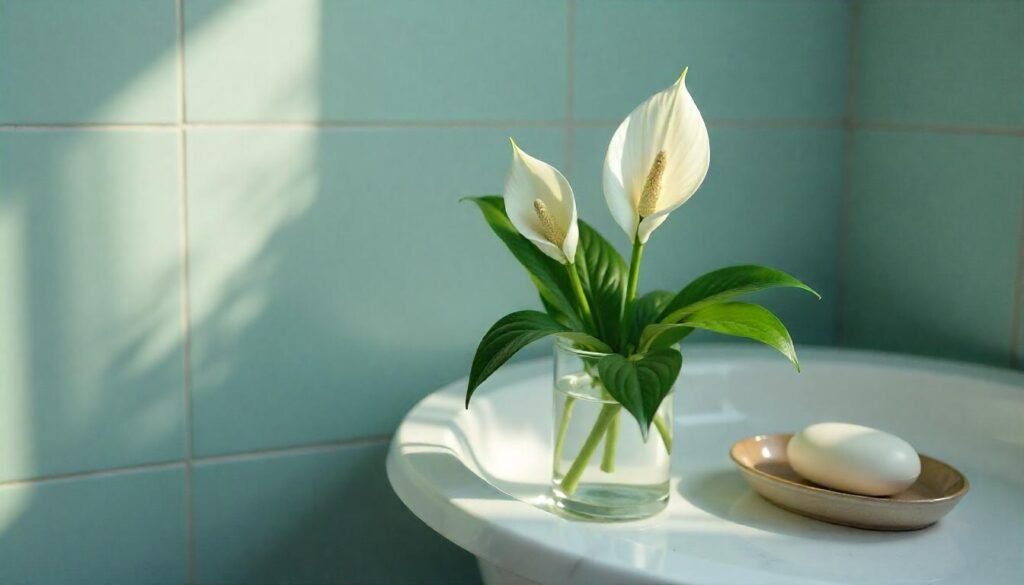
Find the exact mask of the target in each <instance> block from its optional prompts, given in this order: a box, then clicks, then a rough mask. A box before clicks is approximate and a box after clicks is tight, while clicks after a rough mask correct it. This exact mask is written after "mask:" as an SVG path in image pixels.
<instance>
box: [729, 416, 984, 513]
mask: <svg viewBox="0 0 1024 585" xmlns="http://www.w3.org/2000/svg"><path fill="white" fill-rule="evenodd" d="M772 437H778V438H781V439H785V440H786V441H788V440H789V439H791V438H793V433H765V434H761V435H753V436H751V437H746V438H744V439H740V440H739V441H736V442H735V443H733V445H732V447H731V448H730V449H729V458H730V459H732V460H733V463H735V464H736V465H737V466H739V467H741V468H742V469H744V470H745V471H747V472H750V473H753V474H755V475H758V476H760V477H762V478H764V479H766V480H768V481H773V482H777V483H784V484H786V485H789V486H792V487H794V488H796V489H799V490H805V491H807V492H810V493H819V494H829V495H832V496H841V497H843V498H849V499H852V500H860V501H863V502H873V503H879V502H885V503H887V504H894V503H895V504H898V505H901V506H906V505H923V504H937V503H939V502H947V501H950V500H958V499H960V498H962V497H963V496H964V495H965V494H967V492H968V491H969V490H970V488H971V483H970V481H968V480H967V476H965V475H964V474H963V473H961V472H960V470H959V469H957V468H955V467H953V466H952V465H950V464H948V463H946V462H945V461H942V460H940V459H936V458H934V457H929V456H928V455H925V454H924V453H918V456H919V457H920V458H921V459H923V460H927V461H930V462H932V463H934V464H937V465H940V466H942V467H946V468H948V469H949V470H950V471H952V472H953V473H955V474H956V475H957V476H958V477H959V479H960V481H961V482H963V483H962V485H961V487H960V489H958V490H957V491H955V492H953V493H951V494H947V495H944V496H941V497H938V498H919V499H914V500H894V499H892V498H889V497H887V496H864V495H861V494H851V493H849V492H842V491H839V490H833V489H829V488H827V487H824V486H819V485H807V484H803V483H797V482H795V481H790V480H788V479H786V478H784V477H779V476H777V475H772V474H770V473H767V472H764V471H761V470H760V469H758V468H756V467H753V466H751V465H747V464H746V463H744V462H743V461H741V460H740V459H739V457H738V456H737V450H738V449H740V448H742V447H743V446H744V445H745V444H747V443H748V442H750V441H756V442H763V441H764V440H766V439H769V438H772Z"/></svg>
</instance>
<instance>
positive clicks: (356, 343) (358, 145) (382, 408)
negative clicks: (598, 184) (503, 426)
mask: <svg viewBox="0 0 1024 585" xmlns="http://www.w3.org/2000/svg"><path fill="white" fill-rule="evenodd" d="M510 135H515V136H516V137H517V141H518V142H519V144H520V145H521V146H522V147H523V148H527V149H530V151H531V152H534V153H536V155H537V156H541V157H544V158H546V159H548V160H551V161H552V162H553V163H555V164H560V162H561V161H560V159H561V154H562V152H563V150H564V149H563V134H562V132H561V130H558V129H522V128H487V129H477V128H438V129H383V130H381V129H375V130H320V131H313V130H300V131H293V130H269V131H262V132H261V131H252V130H240V131H222V130H211V131H199V132H190V134H189V169H190V190H189V212H190V217H191V221H190V225H189V230H190V243H191V248H192V256H191V262H192V284H193V297H192V336H193V339H194V350H193V353H192V365H193V388H194V396H195V402H194V417H195V449H196V452H197V453H198V454H202V455H209V454H219V453H227V452H238V451H247V450H251V449H260V448H269V447H282V446H291V445H300V444H305V443H311V442H319V441H325V440H337V439H345V438H354V437H361V436H367V435H379V434H384V433H389V432H390V431H391V430H392V429H394V428H395V426H396V425H397V424H398V421H399V420H400V418H401V416H402V415H403V414H404V413H405V412H406V411H407V410H408V409H409V408H410V407H411V406H412V405H413V404H414V403H415V402H416V401H418V400H419V399H420V398H421V397H422V396H423V394H424V392H425V391H427V390H429V389H431V388H436V387H439V386H440V385H443V384H444V383H445V382H446V381H450V380H452V379H455V378H458V377H461V376H463V375H465V374H466V368H467V365H468V363H469V361H470V359H471V357H472V351H473V350H474V349H475V347H476V342H477V341H478V340H479V337H480V336H481V335H482V334H483V332H484V331H486V330H487V328H488V327H489V326H490V324H491V323H492V322H493V321H494V320H496V319H497V318H498V317H500V316H501V315H502V314H504V313H505V312H509V311H511V310H514V309H516V308H525V307H530V306H536V305H537V304H538V301H537V300H536V298H535V293H534V292H533V289H532V287H531V285H530V283H529V280H528V278H527V277H526V276H525V273H522V271H521V270H520V269H519V268H518V266H517V265H516V263H515V261H514V260H513V259H512V257H511V256H509V255H508V254H507V252H506V251H505V250H504V248H503V247H502V246H501V244H500V242H498V241H497V240H495V238H494V237H493V236H492V235H491V233H490V232H489V228H487V227H486V224H485V223H484V222H483V219H482V218H481V217H480V214H479V212H478V211H477V210H476V209H475V207H474V206H472V204H470V203H461V204H460V203H459V201H458V200H459V198H460V197H461V196H464V195H469V194H484V193H495V192H500V191H501V187H502V182H503V181H504V174H505V169H506V167H507V164H508V160H509V157H510V152H511V150H510V147H509V143H508V136H510ZM443 307H459V311H458V316H457V317H456V316H455V315H453V314H452V313H450V312H448V311H446V310H444V309H443ZM396 364H401V367H400V368H397V367H395V366H396Z"/></svg>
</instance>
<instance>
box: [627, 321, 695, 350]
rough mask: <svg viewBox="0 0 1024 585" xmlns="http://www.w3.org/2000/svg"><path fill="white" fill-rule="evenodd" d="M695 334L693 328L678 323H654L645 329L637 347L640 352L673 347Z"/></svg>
mask: <svg viewBox="0 0 1024 585" xmlns="http://www.w3.org/2000/svg"><path fill="white" fill-rule="evenodd" d="M691 333H693V327H687V326H686V325H679V324H677V323H652V324H650V325H648V326H647V327H645V328H644V331H643V333H642V334H641V335H640V341H639V342H638V344H637V347H638V348H639V350H640V351H648V350H651V349H661V348H665V347H672V346H673V345H675V344H677V343H679V342H680V341H682V340H683V339H685V338H686V336H687V335H689V334H691Z"/></svg>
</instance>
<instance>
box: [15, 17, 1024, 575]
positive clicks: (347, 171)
mask: <svg viewBox="0 0 1024 585" xmlns="http://www.w3.org/2000/svg"><path fill="white" fill-rule="evenodd" d="M1020 6H1021V5H1020V3H1017V2H1002V3H998V2H978V3H969V2H967V0H962V1H945V2H940V1H936V2H928V3H925V2H905V1H891V2H873V1H858V2H843V1H839V0H779V1H777V2H751V1H742V0H717V1H710V0H708V1H698V0H683V1H677V2H670V1H667V0H666V1H661V0H634V1H629V2H627V1H614V2H612V1H598V0H587V1H582V0H560V1H556V0H534V1H531V2H473V1H472V0H439V1H437V2H430V3H422V2H415V1H413V0H386V1H381V2H369V1H363V2H357V1H354V0H247V1H244V2H242V1H227V0H95V1H92V2H88V3H84V2H75V1H73V0H45V1H44V0H40V1H29V0H0V582H3V583H17V582H19V581H22V582H24V581H25V580H27V579H28V578H29V577H31V578H32V579H42V580H45V581H46V582H53V583H60V582H90V583H107V584H110V585H121V584H129V583H131V584H134V583H237V582H252V581H255V582H266V583H286V582H318V583H331V584H343V583H420V582H445V583H472V582H476V581H477V580H478V576H477V574H476V572H475V567H474V565H473V560H472V559H471V558H470V557H469V556H468V555H466V554H464V553H461V552H460V551H458V550H456V549H455V548H453V547H452V546H450V545H448V544H447V543H446V542H445V541H444V540H443V539H441V538H440V537H439V536H437V535H435V534H434V533H432V532H431V531H430V530H428V529H427V528H425V527H424V526H423V525H421V524H420V523H419V522H418V521H416V520H415V519H414V518H412V517H411V516H410V515H409V514H408V513H407V512H406V511H405V510H404V509H403V508H402V507H401V505H400V504H399V503H398V502H397V500H396V499H395V498H394V496H393V495H392V494H391V492H390V490H389V487H388V485H387V482H386V479H385V478H384V472H383V465H384V462H383V458H384V453H385V449H386V444H387V436H388V434H389V433H390V432H391V431H392V430H393V429H394V427H395V425H396V424H397V422H398V421H399V420H400V418H401V416H402V415H403V414H404V412H405V411H406V410H407V409H408V408H409V407H410V406H411V405H412V404H413V403H414V402H415V401H416V400H418V399H419V398H420V397H422V396H423V395H424V394H425V393H426V392H429V391H430V390H431V389H432V388H435V387H438V386H440V385H441V384H443V383H445V382H448V381H450V380H452V379H454V378H457V377H459V376H461V375H463V374H464V373H465V370H466V368H467V365H468V362H469V359H470V356H471V353H472V351H473V349H474V347H475V344H476V341H477V339H478V337H479V335H480V334H481V333H482V332H483V331H484V330H486V328H487V327H488V326H489V324H490V323H491V322H492V321H493V320H494V319H495V318H497V317H498V316H500V315H501V314H502V313H504V312H507V311H511V310H514V309H519V308H526V307H535V306H536V298H535V294H534V292H533V291H532V290H531V287H530V285H529V283H528V282H527V281H526V279H525V278H524V276H523V275H522V274H521V273H520V271H519V269H518V268H517V267H516V266H515V263H514V261H512V260H511V259H510V258H509V257H508V255H507V253H506V252H505V250H504V249H503V248H502V247H501V245H500V244H499V243H498V242H496V241H495V240H494V238H493V237H492V236H491V235H490V233H489V231H488V229H487V228H486V226H485V225H484V223H483V222H482V220H481V219H480V217H479V214H478V212H477V211H476V210H475V209H474V208H473V207H472V206H471V205H469V204H465V203H464V204H459V203H457V199H458V198H459V197H460V196H463V195H469V194H482V193H496V192H498V191H500V189H501V186H502V183H503V180H504V174H505V169H506V167H507V164H508V160H509V150H508V149H509V147H508V144H507V141H506V138H507V136H508V135H510V134H511V135H514V136H515V137H516V138H517V141H518V142H519V143H520V144H521V145H522V146H523V148H525V149H526V150H527V151H529V152H531V153H533V154H535V155H538V156H540V157H542V158H544V159H546V160H548V161H550V162H552V163H554V164H556V165H558V166H559V167H561V168H562V169H563V170H564V171H565V172H566V173H567V174H568V175H570V177H571V178H572V180H573V183H574V186H575V188H576V191H577V195H578V199H579V205H580V210H581V213H582V214H583V216H584V217H585V218H587V219H590V220H592V221H593V223H595V224H596V225H597V226H598V227H600V228H601V229H602V230H603V231H605V232H606V234H607V235H608V236H609V237H611V238H612V239H613V241H615V242H616V243H617V244H618V245H620V247H621V248H624V247H625V244H626V239H625V238H624V237H623V234H621V233H620V232H619V231H618V228H617V227H616V226H615V225H614V223H613V222H612V221H611V219H610V217H609V216H608V213H607V210H606V208H605V206H604V202H603V197H602V194H601V189H600V168H601V161H602V158H603V156H604V151H605V148H606V146H607V141H608V138H609V136H610V135H611V132H612V131H613V129H614V127H615V124H616V123H617V122H618V121H619V120H621V118H622V117H623V116H625V115H626V114H627V113H628V112H629V111H630V110H631V109H632V108H633V107H634V106H635V105H636V104H637V103H639V102H640V101H641V100H642V99H644V98H645V97H646V96H647V95H649V94H651V93H653V92H654V91H657V90H659V89H661V88H663V87H665V86H666V85H668V84H669V83H671V82H672V81H673V80H674V79H675V78H676V76H677V75H678V74H679V72H680V70H681V68H682V67H683V66H686V65H689V66H690V73H689V77H688V81H689V87H690V89H691V91H692V92H693V94H694V96H695V97H696V99H697V101H698V103H699V104H700V106H701V108H702V110H703V112H704V113H705V116H706V117H707V118H708V120H709V125H710V128H711V140H712V145H713V149H714V156H713V157H712V167H711V172H710V174H709V177H708V179H707V182H706V184H705V186H704V187H703V188H702V189H701V191H700V192H699V193H698V194H697V195H696V197H695V198H694V199H693V200H692V201H690V202H689V203H687V204H686V205H685V206H684V207H683V208H682V209H680V210H679V211H678V212H676V213H675V214H674V215H673V217H672V219H671V220H670V221H669V222H668V223H666V224H665V225H664V226H662V228H661V229H659V230H658V232H657V233H656V234H655V236H654V238H653V240H652V246H651V248H650V249H649V251H648V254H647V258H646V266H647V268H646V270H645V272H644V276H643V286H644V287H645V288H653V287H664V288H674V287H675V286H678V285H679V284H680V283H682V282H684V281H686V280H688V279H689V278H692V277H693V276H695V275H696V274H699V273H700V272H702V271H704V270H707V269H710V268H713V267H716V266H718V265H721V264H727V263H739V262H760V263H766V264H773V265H776V266H778V267H780V268H783V269H786V270H788V271H790V272H793V273H794V274H796V275H798V276H800V277H801V278H803V279H805V280H807V281H808V282H809V283H811V284H812V285H813V286H815V287H816V288H817V289H818V290H820V291H821V292H822V293H823V295H824V297H825V298H824V300H822V301H815V300H814V299H812V298H810V297H806V296H802V295H798V294H795V293H792V294H786V293H785V292H784V293H780V294H777V295H768V296H766V297H764V300H765V303H766V304H767V305H769V306H770V307H772V308H773V309H775V310H777V312H778V313H779V314H780V316H782V317H783V319H785V320H786V321H787V322H788V323H789V324H790V325H791V328H792V331H793V334H794V337H795V338H796V340H797V342H798V343H801V344H812V343H813V344H831V343H835V342H837V340H838V341H842V342H844V343H846V344H849V345H855V346H858V347H876V348H884V349H896V350H899V351H908V352H912V353H931V354H938V355H945V356H952V357H954V358H957V359H970V360H976V361H982V362H988V363H996V364H1003V365H1007V364H1009V363H1010V357H1011V356H1013V355H1017V356H1021V353H1022V351H1024V350H1022V347H1024V341H1022V340H1019V339H1018V340H1015V339H1014V337H1020V336H1022V335H1024V325H1022V323H1021V322H1020V320H1021V315H1022V314H1024V311H1022V307H1024V298H1022V297H1021V295H1022V294H1024V287H1021V286H1020V285H1019V284H1017V285H1016V288H1015V283H1019V282H1020V278H1021V274H1020V272H1019V269H1018V268H1015V267H1016V266H1018V265H1019V262H1020V258H1021V256H1020V252H1021V242H1022V238H1021V229H1020V224H1021V219H1022V215H1024V209H1022V207H1024V202H1022V201H1021V200H1022V198H1024V178H1022V177H1021V176H1020V175H1021V170H1020V166H1021V165H1020V164H1019V161H1020V160H1022V158H1024V157H1022V153H1021V141H1022V140H1024V130H1022V122H1021V120H1022V119H1024V113H1022V112H1021V107H1022V104H1021V102H1020V100H1019V96H1020V95H1021V94H1022V92H1021V91H1020V90H1021V85H1022V80H1021V70H1020V68H1019V67H1017V68H1015V67H1014V65H1015V61H1014V56H1015V55H1018V54H1020V53H1021V51H1020V42H1021V37H1020V35H1015V34H1014V31H1015V30H1016V29H1014V28H1013V25H1012V23H1013V22H1015V21H1019V20H1020V16H1019V13H1020V11H1021V8H1020ZM954 25H955V26H954ZM954 29H955V32H956V33H957V34H951V32H950V31H951V30H954ZM851 33H856V34H855V35H854V36H851ZM851 49H852V56H853V58H852V59H851V60H850V62H849V63H848V62H847V53H848V52H850V50H851ZM935 55H939V56H940V57H941V58H934V57H935ZM946 65H949V68H948V69H949V70H947V68H946V67H945V66H946ZM851 67H852V70H851ZM953 70H955V71H956V75H957V76H958V77H950V75H952V74H951V73H950V71H953ZM848 78H849V79H851V80H852V83H850V84H849V86H848V84H847V82H846V80H847V79H848ZM848 104H852V106H853V107H852V109H851V108H849V107H848ZM924 129H927V131H923V130H924ZM844 172H845V175H844ZM965 194H966V195H965ZM924 222H928V223H929V224H930V225H931V226H941V227H942V228H944V229H943V230H936V229H934V227H932V228H931V229H929V228H928V227H925V226H924V225H923V224H924ZM840 250H842V251H843V253H842V254H841V253H840ZM1015 271H1016V272H1015ZM367 275H369V276H367ZM936 275H938V276H940V277H941V278H943V279H945V280H946V281H952V280H954V279H957V282H958V288H956V289H954V288H953V287H952V286H947V287H942V286H940V287H938V288H933V287H932V286H931V285H932V284H933V280H934V278H935V277H936ZM897 279H898V280H899V283H900V285H899V287H898V288H895V289H894V288H893V286H892V285H893V282H894V281H896V280H897ZM894 290H895V293H894V292H893V291H894ZM1015 291H1016V292H1015ZM786 292H791V291H786ZM183 293H184V294H183ZM452 307H457V311H456V312H455V313H453V312H452V311H451V310H450V309H451V308H452ZM186 308H187V310H186ZM968 308H970V310H968ZM925 326H927V327H931V329H927V330H926V329H925ZM183 332H184V333H183ZM922 332H925V333H927V335H925V334H923V333H922ZM546 351H547V349H546V348H545V347H543V346H538V347H536V348H533V349H531V350H530V351H528V352H527V353H526V355H525V357H530V356H538V355H543V354H544V353H545V352H546ZM766 351H767V350H766ZM1020 361H1024V360H1020ZM395 364H400V365H401V366H402V367H401V368H396V367H395ZM395 543H397V545H398V546H397V548H399V549H401V554H402V557H401V559H400V562H395V561H394V560H393V559H392V558H391V557H388V558H386V559H385V558H383V557H381V556H379V554H380V551H382V550H384V549H385V548H386V547H387V546H388V545H392V548H395V546H394V545H395Z"/></svg>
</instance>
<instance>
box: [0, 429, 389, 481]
mask: <svg viewBox="0 0 1024 585" xmlns="http://www.w3.org/2000/svg"><path fill="white" fill-rule="evenodd" d="M390 440H391V435H390V434H385V435H368V436H365V437H357V438H354V439H340V440H336V441H322V442H319V443H308V444H305V445H296V446H294V447H272V448H268V449H256V450H253V451H245V452H241V453H228V454H225V455H206V456H200V457H193V458H192V459H191V460H189V459H185V458H182V459H172V460H169V461H157V462H153V463H139V464H135V465H124V466H120V467H109V468H106V469H92V470H88V471H73V472H70V473H58V474H53V475H40V476H36V477H28V478H24V479H10V480H5V481H0V489H2V488H7V487H12V486H21V485H39V484H48V483H52V482H58V481H68V480H78V479H90V478H95V477H113V476H118V475H125V474H132V473H140V472H145V471H158V470H162V469H173V468H176V467H181V468H182V469H184V468H185V466H186V465H196V464H216V463H231V462H235V461H251V460H255V459H260V458H263V457H280V456H289V455H308V454H311V453H323V452H330V451H334V450H343V449H349V448H353V447H367V446H372V445H379V444H382V443H387V442H388V441H390Z"/></svg>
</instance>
